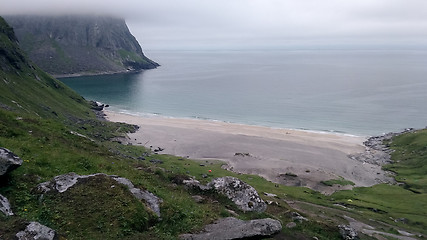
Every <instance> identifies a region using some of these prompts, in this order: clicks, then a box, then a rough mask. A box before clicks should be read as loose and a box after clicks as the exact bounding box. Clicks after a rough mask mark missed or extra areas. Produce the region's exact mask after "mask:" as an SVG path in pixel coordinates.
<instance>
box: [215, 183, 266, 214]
mask: <svg viewBox="0 0 427 240" xmlns="http://www.w3.org/2000/svg"><path fill="white" fill-rule="evenodd" d="M208 187H210V188H212V189H215V190H216V191H217V192H218V193H221V194H224V195H225V196H227V197H228V198H229V199H231V201H233V202H234V203H235V204H236V205H237V207H238V208H239V209H241V210H243V211H255V212H264V211H265V210H266V209H267V204H266V203H265V202H264V200H262V199H261V198H260V197H259V195H258V192H257V191H256V190H255V188H253V187H252V186H250V185H249V184H247V183H245V182H243V181H240V180H239V179H238V178H235V177H229V176H227V177H222V178H216V179H213V180H212V181H211V182H210V183H208Z"/></svg>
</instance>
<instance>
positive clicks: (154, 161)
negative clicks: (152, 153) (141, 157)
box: [150, 159, 163, 164]
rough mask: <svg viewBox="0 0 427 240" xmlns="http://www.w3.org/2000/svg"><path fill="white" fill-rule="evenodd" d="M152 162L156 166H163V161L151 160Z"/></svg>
mask: <svg viewBox="0 0 427 240" xmlns="http://www.w3.org/2000/svg"><path fill="white" fill-rule="evenodd" d="M150 162H151V163H154V164H162V163H163V161H162V160H159V159H151V160H150Z"/></svg>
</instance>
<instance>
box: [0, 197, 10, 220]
mask: <svg viewBox="0 0 427 240" xmlns="http://www.w3.org/2000/svg"><path fill="white" fill-rule="evenodd" d="M0 212H2V213H4V214H5V215H6V216H12V215H13V212H12V209H11V207H10V203H9V200H7V198H6V197H4V196H3V195H1V194H0Z"/></svg>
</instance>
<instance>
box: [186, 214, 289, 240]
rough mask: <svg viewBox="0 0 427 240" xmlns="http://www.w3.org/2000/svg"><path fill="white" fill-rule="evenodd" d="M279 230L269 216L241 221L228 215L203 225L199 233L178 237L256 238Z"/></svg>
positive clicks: (209, 239) (212, 239) (208, 239)
mask: <svg viewBox="0 0 427 240" xmlns="http://www.w3.org/2000/svg"><path fill="white" fill-rule="evenodd" d="M281 230H282V225H281V224H280V222H279V221H277V220H274V219H271V218H265V219H257V220H250V221H243V220H239V219H237V218H234V217H228V218H223V219H220V220H218V221H216V222H215V223H213V224H209V225H207V226H205V228H204V230H203V231H202V232H201V233H197V234H183V235H181V236H180V238H181V239H186V240H190V239H192V240H227V239H244V238H254V239H255V238H257V239H258V238H260V237H269V236H272V235H274V234H276V233H278V232H280V231H281Z"/></svg>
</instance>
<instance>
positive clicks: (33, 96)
mask: <svg viewBox="0 0 427 240" xmlns="http://www.w3.org/2000/svg"><path fill="white" fill-rule="evenodd" d="M0 51H1V52H0V53H1V55H0V58H1V59H0V60H1V61H0V69H1V71H0V103H1V105H0V107H1V108H3V109H6V110H12V111H13V112H17V113H22V114H29V115H35V116H39V117H48V118H58V119H62V120H64V119H70V118H71V117H79V118H88V117H92V116H93V114H92V112H91V111H90V107H89V104H88V103H87V102H86V101H85V100H84V99H83V98H82V97H81V96H79V95H78V94H76V93H75V92H74V91H72V90H71V89H70V88H68V87H67V86H65V85H64V84H63V83H62V82H60V81H58V80H56V79H54V78H52V77H51V76H49V75H48V74H46V73H45V72H43V71H41V70H40V69H39V68H38V67H37V66H35V65H34V64H33V63H31V62H29V61H28V59H27V57H26V56H25V54H24V53H22V51H21V50H20V49H19V47H18V45H17V39H16V37H15V35H14V32H13V29H12V28H11V27H9V26H8V25H7V23H6V22H5V20H4V19H3V18H1V19H0Z"/></svg>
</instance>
